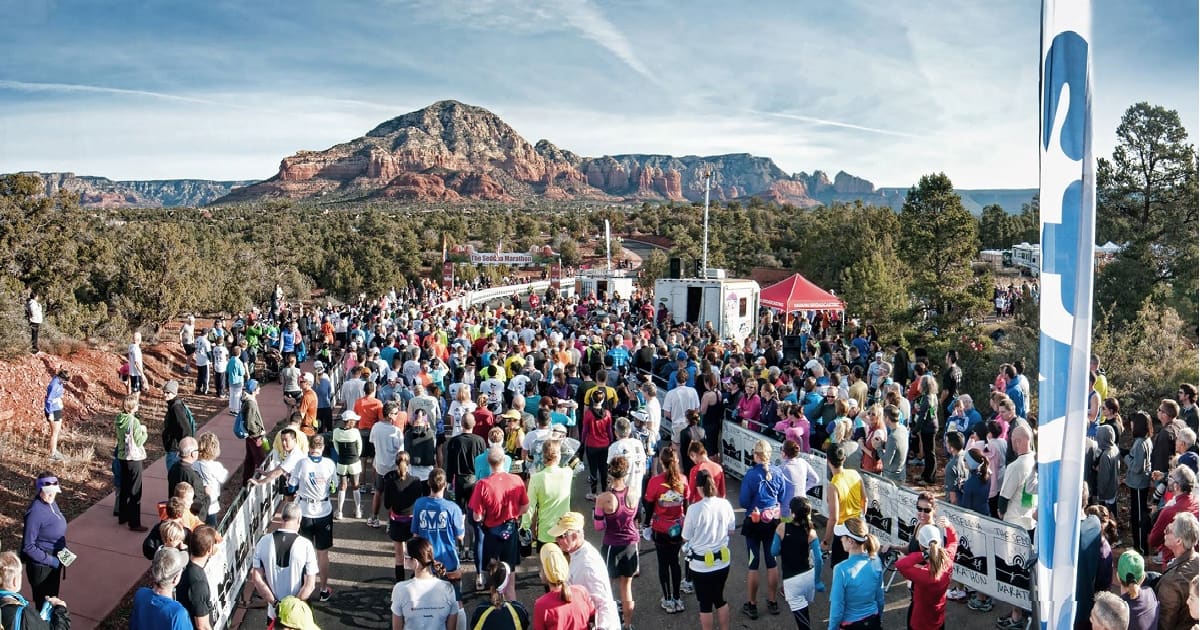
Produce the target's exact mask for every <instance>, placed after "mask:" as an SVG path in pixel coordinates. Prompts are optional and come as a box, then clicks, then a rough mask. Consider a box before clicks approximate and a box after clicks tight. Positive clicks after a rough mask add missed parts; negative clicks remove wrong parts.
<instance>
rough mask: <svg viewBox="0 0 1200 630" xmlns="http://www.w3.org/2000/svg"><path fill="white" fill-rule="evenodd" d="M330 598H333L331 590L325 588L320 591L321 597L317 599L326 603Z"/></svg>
mask: <svg viewBox="0 0 1200 630" xmlns="http://www.w3.org/2000/svg"><path fill="white" fill-rule="evenodd" d="M331 597H333V589H331V588H328V587H326V588H323V589H321V596H320V597H319V598H318V599H319V600H320V601H323V602H327V601H329V598H331Z"/></svg>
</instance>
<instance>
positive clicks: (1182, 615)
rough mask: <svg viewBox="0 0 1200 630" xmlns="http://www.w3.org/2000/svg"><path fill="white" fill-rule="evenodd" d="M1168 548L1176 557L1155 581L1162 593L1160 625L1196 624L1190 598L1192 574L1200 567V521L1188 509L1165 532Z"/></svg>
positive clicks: (1171, 629)
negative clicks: (1199, 546)
mask: <svg viewBox="0 0 1200 630" xmlns="http://www.w3.org/2000/svg"><path fill="white" fill-rule="evenodd" d="M1164 540H1165V541H1166V542H1165V545H1166V547H1167V549H1169V550H1170V551H1171V553H1172V554H1174V555H1175V559H1174V560H1172V561H1171V562H1170V563H1168V564H1167V565H1166V568H1165V569H1164V570H1163V573H1162V577H1160V578H1159V579H1158V584H1157V585H1155V587H1154V590H1155V594H1156V595H1158V602H1159V604H1160V606H1159V613H1158V627H1159V628H1160V629H1161V630H1188V629H1190V628H1191V627H1192V626H1193V625H1194V624H1195V620H1194V619H1193V617H1192V615H1191V612H1190V611H1189V609H1188V603H1187V599H1188V597H1189V592H1190V590H1191V585H1192V578H1193V577H1195V575H1196V574H1197V572H1198V571H1200V556H1198V555H1197V553H1196V544H1197V542H1198V541H1200V523H1197V520H1196V517H1195V516H1194V515H1192V514H1190V513H1187V512H1181V513H1179V514H1176V515H1175V518H1174V519H1173V520H1172V521H1171V524H1170V525H1169V526H1167V531H1166V535H1165V536H1164Z"/></svg>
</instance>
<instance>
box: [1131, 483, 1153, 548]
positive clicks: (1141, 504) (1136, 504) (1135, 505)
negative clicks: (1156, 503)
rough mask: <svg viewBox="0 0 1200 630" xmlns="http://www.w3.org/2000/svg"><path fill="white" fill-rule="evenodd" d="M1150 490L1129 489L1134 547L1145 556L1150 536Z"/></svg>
mask: <svg viewBox="0 0 1200 630" xmlns="http://www.w3.org/2000/svg"><path fill="white" fill-rule="evenodd" d="M1149 499H1150V488H1130V489H1129V521H1130V523H1129V525H1130V528H1131V529H1132V530H1133V546H1134V547H1136V548H1137V550H1138V551H1139V552H1141V553H1143V554H1145V553H1146V552H1147V551H1148V547H1149V545H1148V543H1147V541H1146V539H1147V538H1148V537H1149V536H1150V528H1149V527H1148V525H1149V521H1150V508H1149V507H1147V505H1148V503H1149Z"/></svg>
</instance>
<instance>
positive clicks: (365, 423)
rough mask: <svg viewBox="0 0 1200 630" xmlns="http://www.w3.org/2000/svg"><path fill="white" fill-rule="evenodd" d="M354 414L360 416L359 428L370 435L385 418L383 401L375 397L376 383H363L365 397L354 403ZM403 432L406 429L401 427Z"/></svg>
mask: <svg viewBox="0 0 1200 630" xmlns="http://www.w3.org/2000/svg"><path fill="white" fill-rule="evenodd" d="M354 413H356V414H358V428H359V429H361V430H362V431H363V432H365V433H367V434H368V435H370V433H371V427H373V426H375V423H376V422H379V420H380V419H381V418H383V401H381V400H379V399H378V398H376V397H375V382H374V381H367V382H366V383H363V397H362V398H359V399H358V401H357V402H355V403H354ZM400 430H401V431H403V430H404V427H403V426H401V427H400Z"/></svg>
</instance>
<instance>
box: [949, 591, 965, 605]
mask: <svg viewBox="0 0 1200 630" xmlns="http://www.w3.org/2000/svg"><path fill="white" fill-rule="evenodd" d="M966 598H967V591H966V589H961V588H952V589H950V590H949V591H946V599H948V600H950V601H955V602H961V601H962V600H964V599H966Z"/></svg>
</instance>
